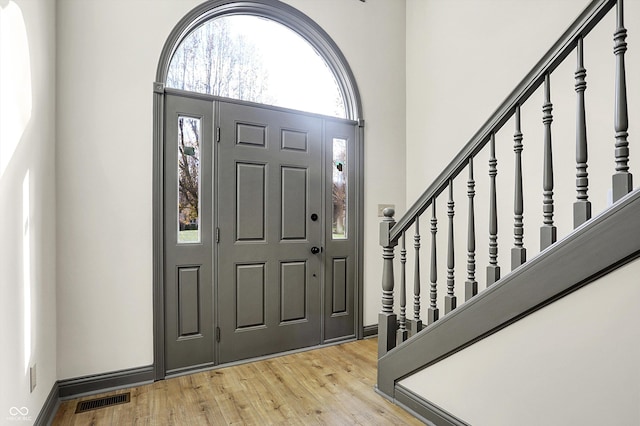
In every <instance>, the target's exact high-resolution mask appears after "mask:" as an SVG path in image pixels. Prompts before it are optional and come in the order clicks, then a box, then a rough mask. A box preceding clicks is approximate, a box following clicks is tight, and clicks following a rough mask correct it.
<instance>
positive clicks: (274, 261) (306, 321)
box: [218, 102, 323, 362]
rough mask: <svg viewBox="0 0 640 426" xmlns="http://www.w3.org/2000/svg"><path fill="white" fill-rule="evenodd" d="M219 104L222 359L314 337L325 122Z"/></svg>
mask: <svg viewBox="0 0 640 426" xmlns="http://www.w3.org/2000/svg"><path fill="white" fill-rule="evenodd" d="M218 108H219V112H218V119H219V127H220V135H221V137H220V143H219V160H220V162H219V181H218V182H219V185H218V194H219V195H218V196H219V205H220V209H219V214H218V218H219V225H218V226H219V227H220V245H219V265H220V269H219V271H218V298H219V299H218V300H219V313H218V319H219V326H220V329H221V340H220V344H219V355H220V362H229V361H235V360H239V359H245V358H251V357H257V356H262V355H266V354H271V353H276V352H282V351H286V350H291V349H296V348H301V347H306V346H312V345H316V344H319V343H320V340H321V332H320V330H321V317H322V315H321V312H322V304H321V300H322V299H321V277H322V254H316V255H314V254H311V247H312V246H321V243H322V237H323V235H322V227H323V225H322V221H321V220H317V221H313V220H311V218H310V215H311V213H316V214H318V215H320V216H321V209H322V192H321V191H322V179H321V166H322V163H321V158H322V124H323V123H322V120H321V119H319V118H315V117H309V116H304V115H298V114H292V113H287V112H282V111H275V110H271V109H266V108H264V109H263V108H258V107H252V106H246V105H239V104H232V103H222V102H221V103H219V107H218Z"/></svg>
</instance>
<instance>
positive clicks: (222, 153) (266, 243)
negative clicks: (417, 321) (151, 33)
mask: <svg viewBox="0 0 640 426" xmlns="http://www.w3.org/2000/svg"><path fill="white" fill-rule="evenodd" d="M265 41H266V42H265ZM309 67H311V68H309ZM318 87H321V90H320V92H321V93H319V92H316V91H317V89H318ZM363 124H364V122H363V120H362V118H361V106H360V98H359V94H358V91H357V86H356V84H355V81H354V79H353V75H352V73H351V71H350V69H349V66H348V64H347V62H346V60H345V59H344V56H343V55H342V53H341V52H340V50H339V49H338V48H337V46H336V45H335V43H334V42H333V41H332V40H331V39H330V37H329V36H328V35H327V34H326V33H325V32H324V31H323V30H322V29H321V28H320V27H319V26H318V25H317V24H315V23H314V22H313V21H312V20H311V19H310V18H308V17H307V16H305V15H303V14H302V13H300V12H299V11H297V10H296V9H294V8H292V7H290V6H288V5H286V4H284V3H281V2H279V1H276V0H253V1H238V2H235V3H234V2H231V3H229V2H228V0H224V1H223V0H213V1H209V2H206V3H204V4H202V5H201V6H199V7H197V8H195V9H194V10H193V11H191V12H190V13H189V14H187V16H185V17H184V18H183V19H182V20H181V21H180V22H179V23H178V25H177V26H176V28H175V29H174V30H173V32H172V33H171V35H170V36H169V39H168V40H167V42H166V44H165V47H164V49H163V52H162V55H161V58H160V63H159V66H158V73H157V76H156V83H154V201H153V206H154V212H153V214H154V223H153V227H154V233H153V235H154V241H153V243H154V244H153V245H154V271H153V272H154V279H153V281H154V295H153V297H154V368H155V376H156V379H161V378H164V377H165V376H166V375H171V374H179V373H181V372H183V371H187V370H192V369H195V368H205V367H207V366H213V365H217V364H220V363H227V362H233V361H237V360H241V359H247V358H255V357H259V356H263V355H268V354H272V353H279V352H283V351H288V350H293V349H299V348H303V347H309V346H315V345H319V344H325V343H331V342H334V341H340V340H345V339H353V338H361V337H362V246H363V245H362V240H363V237H362V226H363V212H362V205H363V200H362V194H363V190H362V189H363V167H362V166H363V164H362V162H363Z"/></svg>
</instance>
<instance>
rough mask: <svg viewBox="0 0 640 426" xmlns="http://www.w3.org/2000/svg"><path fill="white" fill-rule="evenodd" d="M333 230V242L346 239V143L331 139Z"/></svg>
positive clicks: (342, 140)
mask: <svg viewBox="0 0 640 426" xmlns="http://www.w3.org/2000/svg"><path fill="white" fill-rule="evenodd" d="M332 199H333V228H332V237H333V239H335V240H341V239H346V238H347V203H348V201H349V200H348V194H347V141H346V140H345V139H338V138H334V139H333V182H332Z"/></svg>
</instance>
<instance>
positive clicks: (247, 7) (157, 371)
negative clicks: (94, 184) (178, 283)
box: [152, 0, 364, 380]
mask: <svg viewBox="0 0 640 426" xmlns="http://www.w3.org/2000/svg"><path fill="white" fill-rule="evenodd" d="M229 14H245V15H254V16H261V17H265V18H268V19H271V20H273V21H276V22H279V23H281V24H282V25H285V26H287V27H288V28H290V29H292V30H293V31H295V32H296V33H298V34H299V35H300V36H302V37H303V38H304V39H305V40H307V41H308V42H309V43H310V44H311V45H312V46H313V47H314V48H315V49H316V51H317V52H318V53H319V54H320V56H321V57H322V58H323V59H324V60H325V62H326V63H327V65H328V66H329V68H330V69H331V71H332V72H333V74H334V76H335V78H336V81H337V83H338V87H339V89H340V91H341V93H342V95H343V97H344V103H345V110H346V115H347V117H346V119H347V120H353V121H356V122H357V123H358V129H359V131H358V132H357V134H356V170H357V173H356V180H357V182H356V197H354V198H355V200H356V206H355V212H356V229H355V231H356V233H357V235H356V270H355V302H356V303H355V304H356V306H355V310H356V312H355V314H356V315H355V317H356V320H355V322H356V338H358V339H362V338H363V288H362V286H363V258H364V255H363V248H364V210H363V207H364V119H363V117H362V102H361V97H360V92H359V91H358V87H357V84H356V81H355V78H354V75H353V72H352V71H351V68H350V67H349V64H348V63H347V60H346V58H345V57H344V55H343V54H342V52H341V51H340V49H339V48H338V46H337V44H336V43H335V42H334V41H333V40H332V39H331V37H330V36H329V35H328V34H327V33H326V32H325V31H324V30H323V29H322V28H321V27H320V26H319V25H318V24H317V23H315V22H314V21H313V20H312V19H311V18H309V17H308V16H307V15H305V14H303V13H302V12H300V11H299V10H297V9H295V8H293V7H291V6H289V5H287V4H285V3H282V2H280V1H278V0H209V1H207V2H205V3H203V4H201V5H199V6H197V7H196V8H194V9H193V10H191V11H190V12H189V13H187V14H186V15H185V16H184V17H183V18H182V19H181V20H180V21H179V22H178V24H177V25H176V26H175V27H174V29H173V30H172V31H171V33H170V34H169V37H168V38H167V40H166V42H165V44H164V47H163V49H162V53H161V54H160V59H159V62H158V68H157V72H156V78H155V82H154V83H153V174H152V179H153V193H152V197H153V198H152V238H153V248H152V253H153V264H152V268H153V278H152V279H153V287H152V289H153V371H154V379H155V380H161V379H164V377H165V338H164V333H165V326H164V325H165V324H164V315H165V312H164V290H165V289H164V249H165V248H164V214H163V206H164V194H163V179H164V167H163V164H164V152H163V145H164V143H163V141H164V125H165V123H164V109H165V106H164V103H165V90H166V88H165V82H166V78H167V73H168V70H169V65H170V62H171V58H172V57H173V54H174V52H175V50H176V49H177V48H178V46H179V45H180V43H181V42H182V40H183V39H184V38H185V37H186V36H187V35H189V33H190V32H191V31H193V30H194V29H195V28H197V27H198V26H199V25H200V24H202V23H203V22H204V21H207V20H209V19H212V18H215V17H219V16H223V15H229ZM194 95H196V94H194Z"/></svg>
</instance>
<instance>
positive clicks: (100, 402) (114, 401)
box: [76, 392, 131, 414]
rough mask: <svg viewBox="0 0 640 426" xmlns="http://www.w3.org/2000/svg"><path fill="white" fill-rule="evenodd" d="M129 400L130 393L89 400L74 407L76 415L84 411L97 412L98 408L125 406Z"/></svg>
mask: <svg viewBox="0 0 640 426" xmlns="http://www.w3.org/2000/svg"><path fill="white" fill-rule="evenodd" d="M130 400H131V392H127V393H121V394H118V395H111V396H105V397H102V398H96V399H90V400H88V401H80V402H78V406H77V407H76V414H78V413H84V412H85V411H91V410H97V409H98V408H105V407H111V406H112V405H118V404H126V403H127V402H129V401H130Z"/></svg>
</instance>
